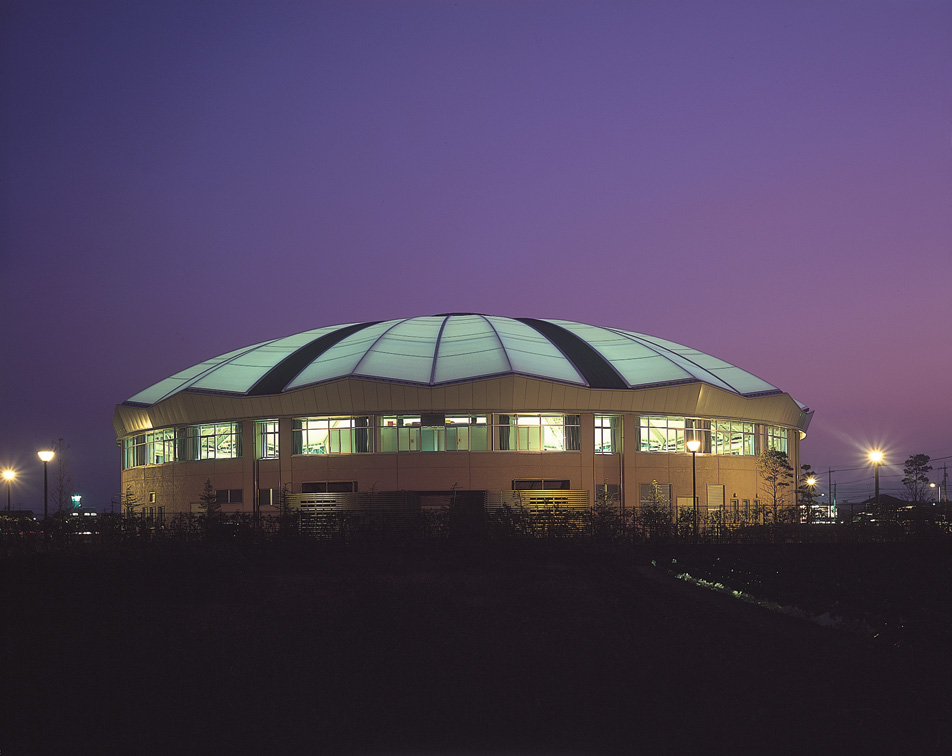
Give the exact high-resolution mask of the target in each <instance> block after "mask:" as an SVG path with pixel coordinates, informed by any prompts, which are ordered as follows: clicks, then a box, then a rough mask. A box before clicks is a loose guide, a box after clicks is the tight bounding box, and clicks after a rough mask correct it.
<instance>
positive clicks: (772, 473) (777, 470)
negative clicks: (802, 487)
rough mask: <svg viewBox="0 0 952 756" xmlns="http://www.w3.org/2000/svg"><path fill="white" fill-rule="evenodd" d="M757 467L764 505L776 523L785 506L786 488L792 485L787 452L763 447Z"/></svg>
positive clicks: (791, 471) (791, 473)
mask: <svg viewBox="0 0 952 756" xmlns="http://www.w3.org/2000/svg"><path fill="white" fill-rule="evenodd" d="M758 468H759V470H760V482H761V490H762V491H763V493H764V500H765V506H766V507H767V508H768V509H767V511H769V512H771V513H772V515H773V521H774V523H777V522H778V517H779V516H780V514H781V512H782V511H783V510H784V509H785V508H786V506H787V489H788V488H790V486H791V485H793V468H792V467H790V460H789V458H788V457H787V453H786V452H782V451H778V450H777V449H764V451H763V453H762V454H761V455H760V462H759V464H758Z"/></svg>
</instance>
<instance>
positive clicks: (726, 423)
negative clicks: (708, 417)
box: [711, 420, 757, 457]
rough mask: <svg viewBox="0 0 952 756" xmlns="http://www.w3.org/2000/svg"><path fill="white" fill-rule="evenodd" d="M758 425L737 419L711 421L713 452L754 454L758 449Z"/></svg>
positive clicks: (742, 454)
mask: <svg viewBox="0 0 952 756" xmlns="http://www.w3.org/2000/svg"><path fill="white" fill-rule="evenodd" d="M756 430H757V429H756V426H755V425H754V423H742V422H740V421H737V420H713V421H712V422H711V436H712V446H711V453H713V454H725V455H735V456H748V457H752V456H754V455H755V454H756V453H757V451H756V439H757V433H756Z"/></svg>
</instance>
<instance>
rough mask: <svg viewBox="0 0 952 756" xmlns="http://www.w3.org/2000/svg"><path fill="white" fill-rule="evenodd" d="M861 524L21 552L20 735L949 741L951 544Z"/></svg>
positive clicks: (70, 743)
mask: <svg viewBox="0 0 952 756" xmlns="http://www.w3.org/2000/svg"><path fill="white" fill-rule="evenodd" d="M838 548H841V547H836V546H832V547H827V548H825V549H816V548H813V549H807V548H806V547H804V548H803V549H802V550H800V551H798V550H797V548H796V547H794V548H792V549H791V548H790V547H787V548H786V550H777V549H772V548H769V547H761V548H760V549H759V550H748V551H746V552H744V551H738V550H737V549H736V548H735V549H730V548H726V549H725V548H721V549H720V550H715V549H713V548H708V549H705V548H699V549H698V550H697V551H694V552H692V551H685V550H684V549H683V547H682V549H681V551H678V552H676V553H674V552H672V551H671V550H670V549H669V550H668V551H665V552H663V553H662V552H658V553H649V552H646V551H639V552H633V551H612V552H606V551H602V550H596V549H594V548H589V547H585V548H575V547H572V546H571V545H568V546H563V547H559V548H553V547H552V546H551V545H546V544H538V543H530V544H525V545H523V546H512V547H499V546H494V547H491V548H485V549H483V548H473V547H470V548H466V549H463V550H458V549H454V548H451V547H446V548H442V549H430V550H419V551H414V550H388V551H369V550H364V549H342V550H329V549H326V548H319V547H316V546H313V545H312V546H301V545H299V546H296V547H294V548H292V549H289V550H277V549H274V548H271V549H269V550H268V551H252V550H247V549H246V550H227V549H221V548H216V549H215V550H212V551H203V550H201V549H195V548H190V549H188V550H174V549H171V548H169V549H166V550H162V551H158V552H152V553H148V554H134V553H125V554H123V555H121V556H120V555H117V554H106V553H98V554H87V555H70V556H66V555H56V554H47V555H43V556H42V557H39V556H36V557H19V558H16V559H8V560H6V561H3V562H0V581H2V582H0V602H2V603H0V606H2V612H3V620H2V627H0V632H2V640H3V643H2V650H0V653H2V657H0V658H2V673H0V674H2V679H0V683H2V693H3V699H4V701H5V704H4V705H3V707H2V713H0V752H2V754H3V756H19V755H20V754H32V753H77V752H87V753H92V752H96V753H103V754H105V753H116V754H120V753H121V754H171V753H174V754H213V753H229V754H252V753H253V754H263V753H267V754H311V753H314V754H317V753H372V754H390V753H394V754H397V753H399V754H417V753H466V754H470V753H506V754H513V753H557V754H566V753H604V752H617V753H636V754H641V753H644V754H664V753H768V752H770V753H807V752H813V753H867V754H870V753H910V754H912V753H915V754H923V753H946V752H948V751H947V749H949V748H950V747H952V729H950V726H949V722H948V721H947V720H948V718H949V715H950V701H952V695H950V688H952V680H950V676H949V672H950V665H949V659H950V646H949V643H948V640H949V629H950V622H949V616H948V598H947V596H948V593H949V592H948V588H947V587H946V586H948V585H949V583H948V582H947V581H946V578H947V577H948V570H949V564H950V559H949V556H948V554H947V553H945V552H944V551H942V550H939V549H937V548H933V549H931V550H930V553H929V554H923V553H922V551H921V550H918V551H916V550H909V549H907V550H905V551H901V552H899V553H897V549H895V548H893V547H887V546H882V545H875V544H870V545H868V546H866V547H863V548H862V549H857V548H853V549H852V550H849V551H844V550H840V551H837V549H838ZM877 549H879V550H878V551H877ZM890 549H892V550H890ZM652 560H653V561H654V564H655V566H652ZM943 570H944V572H943ZM923 571H928V574H922V573H923ZM685 572H687V573H690V574H692V577H705V576H706V577H707V578H710V580H711V582H717V581H720V582H721V584H722V585H724V589H723V590H721V591H711V590H705V589H703V588H699V587H697V586H695V585H693V584H690V583H688V582H685V581H684V580H678V579H676V578H675V577H672V574H678V573H685ZM731 581H735V584H733V585H732V584H731ZM943 581H945V584H944V585H943ZM877 584H878V585H879V586H881V590H877V587H876V586H877ZM904 585H905V586H906V587H907V590H903V586H904ZM731 589H744V590H746V591H748V593H750V594H751V595H753V594H759V595H761V596H763V597H766V598H770V599H771V600H773V601H775V602H776V604H777V605H781V606H784V607H790V606H796V607H798V608H799V610H802V611H800V612H799V613H800V614H803V615H804V616H813V615H816V616H820V617H821V622H824V621H825V622H826V624H828V625H830V624H835V625H836V626H837V628H838V629H833V628H831V627H825V626H822V625H821V624H818V623H817V622H811V621H808V620H806V619H801V618H797V617H792V616H790V613H787V614H784V613H781V612H777V611H769V610H767V609H764V608H761V607H760V606H756V605H752V604H750V603H746V602H744V601H739V600H737V599H736V598H734V597H733V596H732V595H730V593H729V591H730V590H731ZM903 597H905V599H903ZM903 601H905V603H903ZM897 602H898V604H897ZM920 610H921V611H920ZM838 612H839V613H840V614H842V615H843V616H842V617H841V616H840V614H837V613H838ZM793 613H794V614H796V613H797V612H796V611H795V612H793ZM844 617H846V619H844ZM834 618H835V621H834ZM877 622H879V623H880V624H879V625H877V624H876V623H877ZM894 622H898V623H899V624H900V625H901V624H902V623H903V622H906V623H907V625H908V626H909V627H910V628H912V629H913V630H912V632H910V633H907V634H903V632H902V629H901V628H898V627H896V626H895V625H893V624H890V623H894ZM884 627H890V628H893V629H892V630H890V631H889V632H881V631H882V629H883V628H884Z"/></svg>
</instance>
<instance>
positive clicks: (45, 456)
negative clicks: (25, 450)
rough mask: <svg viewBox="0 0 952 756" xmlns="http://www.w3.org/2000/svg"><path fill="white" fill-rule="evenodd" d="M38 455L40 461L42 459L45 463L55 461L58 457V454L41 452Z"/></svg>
mask: <svg viewBox="0 0 952 756" xmlns="http://www.w3.org/2000/svg"><path fill="white" fill-rule="evenodd" d="M36 455H37V456H38V457H39V458H40V459H42V460H43V461H44V462H49V461H50V460H51V459H53V457H54V456H56V452H51V451H40V452H37V453H36Z"/></svg>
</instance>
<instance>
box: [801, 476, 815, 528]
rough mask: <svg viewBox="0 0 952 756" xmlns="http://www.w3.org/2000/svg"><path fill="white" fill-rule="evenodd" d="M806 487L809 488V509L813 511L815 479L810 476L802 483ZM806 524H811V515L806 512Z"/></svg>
mask: <svg viewBox="0 0 952 756" xmlns="http://www.w3.org/2000/svg"><path fill="white" fill-rule="evenodd" d="M803 482H804V483H805V484H806V485H808V486H810V494H811V495H810V504H809V506H810V509H813V505H814V504H815V503H816V478H814V477H813V476H812V475H811V476H810V477H809V478H807V479H806V480H805V481H803ZM807 522H808V523H809V522H812V519H811V514H810V513H809V512H807Z"/></svg>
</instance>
